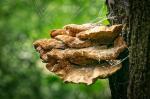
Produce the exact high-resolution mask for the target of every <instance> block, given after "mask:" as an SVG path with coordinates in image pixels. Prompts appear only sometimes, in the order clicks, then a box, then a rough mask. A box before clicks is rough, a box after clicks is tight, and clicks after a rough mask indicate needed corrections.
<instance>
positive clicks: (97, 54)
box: [33, 23, 127, 85]
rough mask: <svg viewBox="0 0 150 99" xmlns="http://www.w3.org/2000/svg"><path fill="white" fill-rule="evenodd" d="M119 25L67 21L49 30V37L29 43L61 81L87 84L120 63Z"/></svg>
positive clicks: (122, 45)
mask: <svg viewBox="0 0 150 99" xmlns="http://www.w3.org/2000/svg"><path fill="white" fill-rule="evenodd" d="M122 27H123V26H122V25H121V24H118V25H112V26H102V25H101V26H98V25H96V24H92V23H88V24H83V25H77V24H69V25H66V26H64V27H63V29H55V30H52V31H51V33H50V35H51V37H52V38H50V39H41V40H37V41H35V42H34V44H33V45H34V47H35V49H36V50H37V51H38V52H39V53H40V58H41V59H42V60H43V62H44V63H46V67H47V69H48V70H49V71H51V72H53V73H55V74H56V75H58V76H59V77H60V78H61V79H62V80H64V82H73V83H85V84H87V85H90V84H92V83H93V82H94V81H96V79H98V78H102V79H103V78H107V77H109V76H111V75H112V74H114V73H115V72H116V71H118V70H119V69H120V68H121V67H122V64H121V60H119V59H118V58H117V57H118V56H119V54H120V53H121V52H123V51H124V50H125V49H126V48H127V45H126V42H125V41H124V39H123V37H121V36H119V33H120V32H121V31H122Z"/></svg>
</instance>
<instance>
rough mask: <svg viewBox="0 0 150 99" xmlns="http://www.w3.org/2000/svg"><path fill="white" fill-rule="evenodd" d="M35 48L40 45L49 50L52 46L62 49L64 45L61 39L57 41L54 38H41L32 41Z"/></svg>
mask: <svg viewBox="0 0 150 99" xmlns="http://www.w3.org/2000/svg"><path fill="white" fill-rule="evenodd" d="M33 45H34V47H35V49H37V48H38V47H41V48H42V49H45V50H51V49H52V48H58V49H64V48H65V45H64V43H62V42H61V41H58V40H56V39H41V40H37V41H35V42H34V43H33Z"/></svg>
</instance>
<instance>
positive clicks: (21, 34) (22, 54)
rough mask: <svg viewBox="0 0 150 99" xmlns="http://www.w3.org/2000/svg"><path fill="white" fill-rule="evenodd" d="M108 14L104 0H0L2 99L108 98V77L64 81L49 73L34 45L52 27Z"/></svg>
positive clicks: (100, 17)
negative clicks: (93, 80)
mask: <svg viewBox="0 0 150 99" xmlns="http://www.w3.org/2000/svg"><path fill="white" fill-rule="evenodd" d="M105 14H106V7H105V5H104V0H0V47H1V48H0V49H1V50H0V99H108V98H109V97H110V94H109V89H108V86H107V81H106V80H102V81H97V82H96V83H95V84H93V85H91V86H86V85H82V84H78V85H76V84H64V83H63V82H62V81H61V80H60V79H59V78H57V77H56V76H54V75H51V74H50V73H49V74H47V73H46V70H45V67H44V64H42V62H41V60H39V56H38V53H36V52H35V50H34V48H33V46H32V42H33V41H34V40H36V39H39V38H49V33H48V31H49V30H50V29H54V28H61V27H62V26H63V25H65V24H69V23H77V24H81V23H86V22H97V21H99V20H101V19H103V18H105Z"/></svg>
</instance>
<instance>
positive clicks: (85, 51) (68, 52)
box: [48, 37, 127, 61]
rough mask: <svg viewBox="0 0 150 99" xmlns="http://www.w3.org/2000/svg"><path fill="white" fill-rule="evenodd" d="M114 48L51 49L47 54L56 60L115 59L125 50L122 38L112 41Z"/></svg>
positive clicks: (125, 46)
mask: <svg viewBox="0 0 150 99" xmlns="http://www.w3.org/2000/svg"><path fill="white" fill-rule="evenodd" d="M114 42H115V43H114V47H111V48H104V49H103V46H102V47H100V46H92V47H87V48H81V49H73V48H68V49H65V50H61V49H53V50H52V51H51V52H49V53H48V56H50V57H55V58H57V59H67V58H78V57H83V58H85V59H94V60H98V61H100V60H112V59H116V58H117V57H118V55H119V54H120V53H121V52H123V51H124V49H125V48H127V45H126V43H125V41H124V40H123V38H122V37H118V38H117V39H116V40H115V41H114Z"/></svg>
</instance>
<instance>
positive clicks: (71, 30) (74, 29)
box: [64, 23, 97, 36]
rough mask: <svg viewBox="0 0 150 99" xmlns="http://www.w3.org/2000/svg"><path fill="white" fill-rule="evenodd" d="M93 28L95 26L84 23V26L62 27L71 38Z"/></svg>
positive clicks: (70, 25)
mask: <svg viewBox="0 0 150 99" xmlns="http://www.w3.org/2000/svg"><path fill="white" fill-rule="evenodd" d="M95 26H97V25H96V24H93V23H86V24H82V25H78V24H68V25H65V26H64V29H66V30H67V31H69V34H70V35H71V36H76V34H77V33H79V32H82V31H85V30H88V29H91V28H94V27H95Z"/></svg>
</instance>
